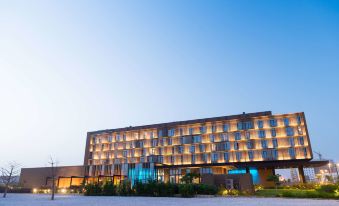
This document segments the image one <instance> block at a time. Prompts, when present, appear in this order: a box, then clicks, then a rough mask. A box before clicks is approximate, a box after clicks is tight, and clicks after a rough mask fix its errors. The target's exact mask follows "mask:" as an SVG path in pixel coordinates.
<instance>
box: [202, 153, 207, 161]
mask: <svg viewBox="0 0 339 206" xmlns="http://www.w3.org/2000/svg"><path fill="white" fill-rule="evenodd" d="M207 157H208V156H207V154H206V153H205V154H202V158H201V159H202V161H203V162H207Z"/></svg>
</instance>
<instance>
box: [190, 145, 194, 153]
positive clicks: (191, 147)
mask: <svg viewBox="0 0 339 206" xmlns="http://www.w3.org/2000/svg"><path fill="white" fill-rule="evenodd" d="M190 153H195V145H191V146H190Z"/></svg>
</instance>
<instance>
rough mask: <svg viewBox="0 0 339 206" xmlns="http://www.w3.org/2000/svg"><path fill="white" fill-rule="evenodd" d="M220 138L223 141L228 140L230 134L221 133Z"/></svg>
mask: <svg viewBox="0 0 339 206" xmlns="http://www.w3.org/2000/svg"><path fill="white" fill-rule="evenodd" d="M219 137H220V140H221V141H228V140H229V139H228V134H227V133H226V134H219Z"/></svg>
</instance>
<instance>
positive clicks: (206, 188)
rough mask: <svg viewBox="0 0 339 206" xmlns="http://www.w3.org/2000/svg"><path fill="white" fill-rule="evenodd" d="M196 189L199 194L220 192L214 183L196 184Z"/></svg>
mask: <svg viewBox="0 0 339 206" xmlns="http://www.w3.org/2000/svg"><path fill="white" fill-rule="evenodd" d="M194 190H195V191H196V193H197V194H199V195H215V194H217V193H218V188H217V187H216V186H214V185H206V184H196V185H194Z"/></svg>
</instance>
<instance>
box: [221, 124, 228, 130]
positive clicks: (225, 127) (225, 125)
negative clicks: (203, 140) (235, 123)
mask: <svg viewBox="0 0 339 206" xmlns="http://www.w3.org/2000/svg"><path fill="white" fill-rule="evenodd" d="M228 128H229V126H228V124H224V125H223V126H222V130H223V131H224V132H228Z"/></svg>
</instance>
